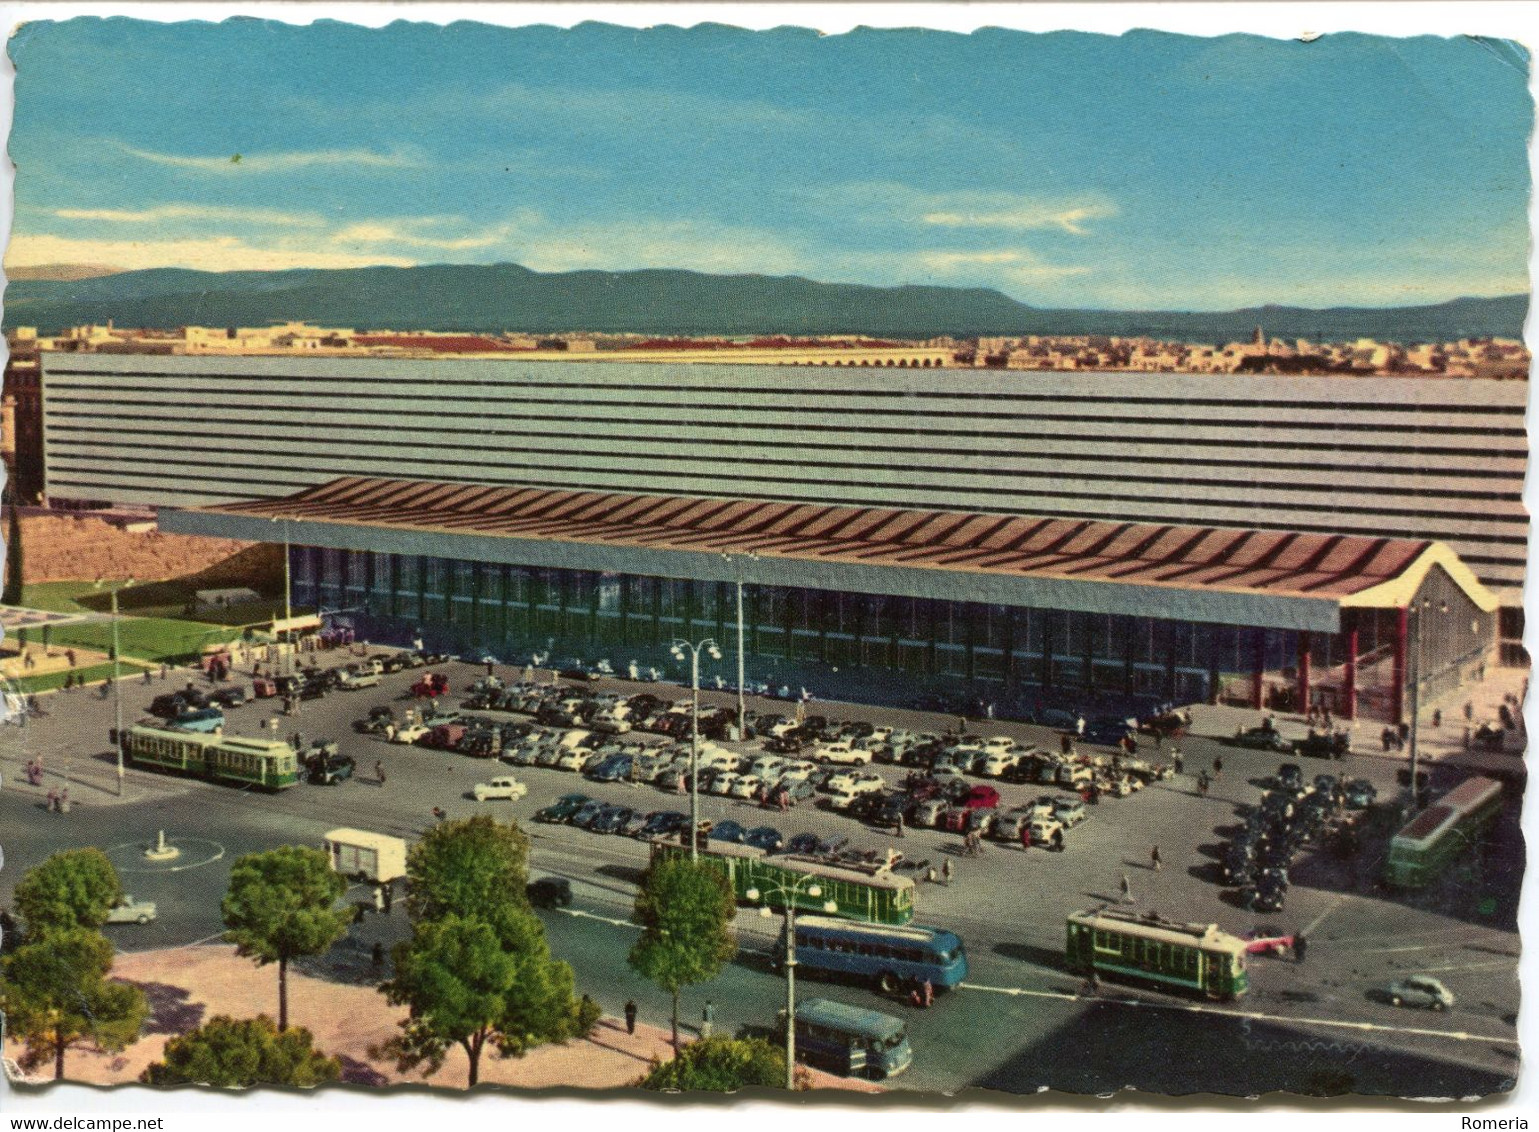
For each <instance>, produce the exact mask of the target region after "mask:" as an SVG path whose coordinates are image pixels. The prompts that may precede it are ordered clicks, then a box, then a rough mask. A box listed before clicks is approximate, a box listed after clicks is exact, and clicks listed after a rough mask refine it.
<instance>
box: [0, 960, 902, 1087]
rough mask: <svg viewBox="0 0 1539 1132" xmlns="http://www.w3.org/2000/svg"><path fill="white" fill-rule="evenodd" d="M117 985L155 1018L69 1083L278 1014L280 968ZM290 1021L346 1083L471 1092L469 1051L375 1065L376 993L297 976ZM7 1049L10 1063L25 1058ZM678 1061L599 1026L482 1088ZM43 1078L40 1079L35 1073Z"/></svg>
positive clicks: (494, 1067) (158, 976) (154, 977)
mask: <svg viewBox="0 0 1539 1132" xmlns="http://www.w3.org/2000/svg"><path fill="white" fill-rule="evenodd" d="M112 976H113V978H114V979H117V980H119V981H122V982H129V983H133V984H135V985H136V986H138V987H139V988H140V989H141V990H143V991H144V993H145V995H146V996H147V997H148V998H149V1000H150V1017H149V1019H148V1020H147V1021H146V1023H145V1027H144V1031H143V1036H142V1037H141V1038H140V1039H139V1040H138V1041H137V1042H135V1043H134V1044H133V1045H131V1046H129V1047H128V1049H126V1050H124V1051H123V1052H122V1053H121V1054H117V1055H113V1054H104V1053H95V1052H92V1051H90V1050H88V1049H72V1050H71V1051H70V1052H69V1055H68V1057H67V1058H66V1060H65V1075H66V1077H67V1078H68V1079H69V1080H71V1081H77V1082H83V1083H87V1084H93V1085H121V1084H130V1083H133V1082H135V1081H137V1080H138V1078H139V1074H141V1073H142V1072H144V1069H145V1067H146V1066H148V1065H149V1064H150V1063H151V1062H154V1061H158V1060H160V1058H161V1056H162V1054H163V1052H164V1050H165V1046H166V1042H167V1041H168V1040H169V1039H170V1038H171V1037H173V1036H174V1035H176V1034H180V1033H185V1032H186V1031H188V1030H191V1029H194V1028H196V1027H197V1026H199V1025H201V1024H202V1023H204V1022H205V1021H207V1020H208V1019H210V1018H212V1017H214V1016H215V1015H217V1014H227V1015H230V1016H232V1017H235V1018H251V1017H254V1016H256V1015H257V1014H266V1015H268V1016H269V1017H272V1018H276V1017H277V1014H278V973H277V968H276V967H272V966H268V967H258V966H257V965H256V964H255V963H253V962H252V961H251V960H249V959H241V958H239V957H238V956H237V955H236V954H235V949H234V948H233V947H229V946H225V945H221V944H211V945H200V946H194V947H186V948H173V949H169V950H165V951H145V952H138V953H135V954H124V955H119V956H118V957H117V962H116V963H115V964H114V965H113V969H112ZM288 978H289V1021H290V1024H291V1025H294V1026H303V1027H305V1028H306V1029H308V1030H309V1031H310V1032H311V1034H313V1035H314V1037H315V1047H316V1048H317V1049H319V1050H321V1051H322V1052H324V1053H326V1054H329V1055H331V1056H334V1057H339V1058H341V1061H342V1082H343V1083H344V1084H350V1085H428V1086H431V1087H433V1088H437V1089H460V1090H463V1089H464V1088H465V1085H466V1081H467V1080H468V1066H467V1063H466V1060H465V1055H464V1052H463V1051H462V1050H461V1049H459V1047H457V1046H456V1047H455V1048H454V1049H452V1050H451V1051H450V1052H449V1055H448V1057H447V1059H446V1061H445V1063H444V1067H443V1068H442V1069H440V1070H439V1071H438V1072H437V1073H436V1074H434V1075H433V1076H431V1077H426V1076H424V1075H423V1074H422V1073H421V1072H420V1071H416V1072H401V1071H399V1070H397V1069H396V1067H395V1065H394V1063H393V1062H391V1061H388V1060H385V1061H376V1060H374V1059H372V1058H370V1057H369V1052H368V1050H369V1047H370V1046H371V1045H376V1044H378V1043H380V1042H383V1041H385V1040H386V1039H388V1038H392V1037H394V1036H395V1035H397V1034H399V1033H400V1028H399V1026H398V1022H399V1021H400V1020H401V1019H403V1018H405V1017H406V1011H405V1010H404V1009H402V1008H400V1007H394V1006H391V1005H390V1004H389V1003H387V1002H386V1001H385V998H384V996H383V995H381V994H380V993H379V991H378V990H377V989H376V988H375V987H373V986H370V985H351V984H342V983H332V982H326V981H324V980H322V979H317V978H314V977H313V976H310V975H306V974H303V973H301V972H300V971H297V970H295V969H293V968H292V967H291V968H290V970H289V977H288ZM21 1051H22V1050H21V1046H20V1045H19V1044H18V1043H14V1042H12V1043H8V1044H7V1045H6V1047H5V1049H4V1051H3V1052H4V1055H5V1056H6V1057H16V1056H17V1055H19V1054H20V1053H21ZM671 1054H672V1047H671V1046H670V1044H669V1032H668V1030H667V1029H665V1028H663V1027H660V1026H648V1025H645V1024H642V1025H638V1026H637V1027H636V1033H635V1034H634V1035H631V1034H627V1033H626V1032H625V1023H624V1022H623V1021H621V1020H619V1019H616V1018H604V1019H601V1020H600V1022H599V1024H598V1025H597V1026H596V1027H595V1028H594V1031H593V1033H592V1034H591V1035H590V1036H589V1037H587V1038H585V1039H582V1040H579V1041H572V1042H567V1043H566V1044H564V1045H558V1046H541V1047H540V1048H539V1049H536V1050H533V1051H531V1052H530V1053H528V1054H527V1055H525V1056H524V1057H522V1058H507V1059H504V1058H499V1057H498V1056H497V1055H496V1052H495V1051H494V1050H488V1051H487V1052H486V1053H485V1054H484V1055H483V1056H482V1058H481V1075H480V1076H481V1083H482V1084H487V1085H502V1086H512V1087H515V1088H520V1089H552V1088H568V1089H571V1088H577V1089H620V1088H625V1087H627V1086H630V1085H633V1084H634V1083H635V1082H636V1081H637V1080H638V1079H639V1078H640V1077H642V1076H643V1075H644V1074H645V1073H646V1072H647V1070H648V1069H649V1068H650V1067H651V1064H652V1061H653V1059H654V1058H658V1059H665V1060H666V1059H667V1058H668V1057H670V1056H671ZM37 1072H42V1071H34V1073H37ZM813 1078H814V1087H815V1088H820V1089H824V1088H835V1089H852V1090H856V1091H861V1092H881V1091H882V1090H881V1087H880V1086H878V1085H876V1084H873V1083H871V1082H867V1081H847V1080H845V1079H843V1078H838V1077H831V1076H829V1075H828V1074H825V1073H816V1072H815V1073H813Z"/></svg>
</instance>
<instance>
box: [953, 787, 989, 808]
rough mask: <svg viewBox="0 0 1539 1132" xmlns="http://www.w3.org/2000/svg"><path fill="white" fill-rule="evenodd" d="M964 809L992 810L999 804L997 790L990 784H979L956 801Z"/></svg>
mask: <svg viewBox="0 0 1539 1132" xmlns="http://www.w3.org/2000/svg"><path fill="white" fill-rule="evenodd" d="M957 805H958V806H960V807H961V808H962V809H964V810H992V809H994V808H995V807H996V806H998V805H999V791H998V790H995V789H994V788H993V787H992V786H985V785H982V784H979V785H977V786H974V787H973V788H972V789H971V790H969V791H968V792H967V797H965V798H963V799H962V800H961V801H960V802H958V803H957Z"/></svg>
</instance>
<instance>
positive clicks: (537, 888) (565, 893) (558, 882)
mask: <svg viewBox="0 0 1539 1132" xmlns="http://www.w3.org/2000/svg"><path fill="white" fill-rule="evenodd" d="M524 894H525V895H526V896H527V897H528V898H529V903H531V904H533V905H534V906H535V907H536V908H565V907H566V906H567V905H569V904H571V903H572V882H571V881H569V880H567V879H566V877H541V878H540V879H539V880H535V881H530V882H529V883H528V884H527V885H525V886H524Z"/></svg>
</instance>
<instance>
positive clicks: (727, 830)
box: [709, 820, 748, 845]
mask: <svg viewBox="0 0 1539 1132" xmlns="http://www.w3.org/2000/svg"><path fill="white" fill-rule="evenodd" d="M747 835H748V831H747V830H745V829H744V828H743V827H742V825H741V824H740V823H738V822H735V821H730V820H729V821H719V822H716V823H715V824H714V825H712V826H711V832H710V834H709V840H711V841H727V842H731V843H732V844H735V845H741V844H742V842H743V838H745V837H746V836H747Z"/></svg>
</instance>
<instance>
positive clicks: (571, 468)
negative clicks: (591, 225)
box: [50, 443, 1523, 518]
mask: <svg viewBox="0 0 1539 1132" xmlns="http://www.w3.org/2000/svg"><path fill="white" fill-rule="evenodd" d="M146 447H148V446H146ZM233 451H240V450H238V449H230V448H221V449H220V453H219V454H220V455H221V456H224V455H228V454H230V453H231V452H233ZM250 454H252V455H264V454H263V453H259V452H254V451H253V452H251V453H250ZM512 454H513V453H508V452H504V453H502V455H504V456H506V455H512ZM520 454H522V455H525V456H531V457H532V456H537V455H552V456H555V455H560V456H567V455H570V453H569V452H554V451H553V452H550V453H542V452H540V451H539V450H529V449H525V450H522V452H521V453H520ZM185 455H186V450H185V449H170V450H166V455H165V456H162V457H159V458H156V457H148V456H111V457H105V456H101V455H98V454H97V453H96V451H94V449H93V448H91V447H88V448H85V449H84V450H83V451H71V450H70V449H69V448H67V447H61V446H60V445H59V444H57V443H56V444H54V445H52V446H51V459H50V464H54V465H57V466H59V467H65V466H71V467H75V468H76V469H77V470H78V468H79V465H78V461H81V460H83V459H89V460H92V461H93V462H95V463H98V464H108V465H110V466H112V467H117V466H119V465H123V464H151V465H156V466H159V465H161V464H164V463H166V462H168V461H169V462H171V463H179V464H189V463H193V461H192V460H190V459H186V458H184V457H185ZM265 455H268V456H272V455H275V454H274V453H265ZM285 455H286V454H285ZM614 458H615V459H618V458H619V457H618V456H615V457H614ZM71 459H73V460H75V461H77V463H76V464H74V465H67V464H65V463H62V462H61V461H68V460H71ZM391 459H392V460H393V461H394V462H395V463H396V464H402V463H427V462H430V463H432V464H433V465H434V467H459V468H468V469H476V470H479V471H483V472H484V473H486V474H494V473H497V472H510V471H517V472H522V471H525V470H528V469H530V468H536V469H548V470H551V471H562V472H573V473H582V472H589V473H593V474H599V475H603V474H614V473H613V472H612V471H611V470H610V469H606V468H598V467H585V466H583V465H578V464H551V463H549V462H544V463H509V462H506V461H503V462H499V463H492V462H489V461H480V460H452V459H447V458H446V457H444V456H443V455H441V454H439V455H435V456H433V457H431V458H428V457H423V458H420V459H417V460H412V459H409V458H407V457H405V456H403V455H402V454H400V453H396V454H395V455H394V456H392V457H391ZM633 459H635V460H636V461H637V462H638V463H642V462H652V463H658V462H660V461H659V458H651V459H650V461H649V459H648V458H646V457H640V456H636V457H633ZM732 465H733V467H740V466H746V467H769V468H806V469H809V470H812V469H816V470H819V471H860V470H869V471H885V472H899V473H901V472H909V471H911V470H912V467H913V466H912V465H911V464H873V463H862V464H834V463H820V464H808V463H806V462H804V461H800V460H767V459H756V458H752V457H742V456H739V457H735V458H734V459H733V461H732ZM227 466H228V462H227V461H220V462H219V463H218V464H211V465H210V467H217V468H224V467H227ZM264 468H265V470H267V471H282V472H313V473H314V474H316V475H327V476H330V477H331V478H338V477H340V476H345V475H350V474H354V473H352V472H349V471H347V470H346V469H337V470H328V469H326V468H318V467H314V466H307V465H295V464H284V465H276V464H271V463H269V464H266V465H264ZM929 470H930V471H932V472H951V473H953V474H955V475H959V476H983V477H991V478H996V479H1009V480H1013V481H1017V482H1019V483H1020V484H1021V485H1022V486H1021V488H1020V489H1019V490H1018V491H1016V492H1013V493H1012V494H1020V495H1039V496H1043V497H1045V498H1049V499H1076V498H1078V499H1100V500H1124V501H1128V502H1138V501H1144V502H1147V501H1150V500H1151V499H1157V498H1159V496H1158V494H1154V495H1148V496H1142V495H1114V494H1110V493H1107V492H1088V491H1064V490H1059V489H1056V488H1039V487H1035V486H1031V485H1032V484H1033V483H1034V481H1036V480H1038V479H1042V480H1047V481H1049V482H1053V483H1061V482H1064V481H1066V480H1072V481H1085V482H1091V483H1098V482H1099V483H1149V484H1164V485H1169V486H1171V487H1211V488H1220V489H1222V488H1248V489H1253V490H1256V491H1259V492H1286V491H1294V492H1319V491H1325V490H1328V489H1331V488H1334V487H1335V486H1336V485H1322V484H1314V483H1278V484H1267V485H1256V484H1253V483H1249V482H1247V481H1244V480H1214V479H1196V478H1190V477H1188V478H1183V479H1171V478H1165V477H1145V476H1116V475H1109V474H1096V473H1090V474H1082V473H1075V474H1073V475H1055V474H1052V473H1051V472H1046V471H1044V472H1041V473H1031V472H1022V471H1018V470H1014V469H1008V468H931V469H929ZM620 474H622V475H625V474H645V473H644V472H640V470H639V469H638V472H633V473H624V472H622V473H620ZM652 474H656V475H669V474H690V475H694V476H696V477H697V478H715V477H719V476H722V475H723V474H722V473H711V474H709V475H707V474H705V473H694V472H686V471H684V470H681V469H674V468H669V467H668V466H666V464H665V463H664V464H663V466H661V467H657V468H655V469H654V470H653V472H652ZM725 478H727V479H730V480H738V479H746V480H751V481H757V480H766V481H769V482H775V483H807V482H809V477H807V476H805V475H802V476H733V475H730V474H727V475H725ZM818 482H823V481H818ZM851 482H852V483H860V482H862V481H861V480H858V479H854V478H853V477H852V478H851ZM903 486H905V487H911V488H913V489H914V490H927V491H946V490H950V491H969V492H971V491H983V492H995V491H997V490H998V489H995V488H988V487H973V486H963V485H957V486H955V487H946V486H943V485H940V484H924V483H908V484H905V485H903ZM1338 490H1340V489H1338ZM1349 490H1354V491H1355V492H1357V493H1359V494H1362V495H1367V496H1370V497H1378V496H1394V497H1408V498H1413V499H1421V498H1428V497H1430V498H1435V499H1451V500H1467V501H1469V502H1472V503H1474V502H1481V503H1519V504H1520V503H1522V501H1523V496H1522V493H1521V492H1516V491H1514V492H1495V491H1487V492H1482V491H1456V490H1448V489H1441V488H1416V487H1390V486H1382V487H1372V488H1356V489H1349ZM1193 502H1195V503H1199V504H1202V503H1214V502H1218V501H1215V500H1198V501H1193ZM1256 502H1257V503H1258V504H1259V503H1262V502H1266V501H1264V500H1257V501H1256ZM1284 503H1286V501H1284ZM1294 506H1300V507H1305V508H1306V509H1309V508H1308V506H1307V505H1306V504H1303V503H1299V504H1294ZM951 509H952V510H955V509H956V508H954V507H953V508H951ZM1331 510H1334V511H1350V512H1356V513H1359V514H1364V513H1373V514H1377V513H1383V514H1391V515H1400V514H1405V515H1428V516H1443V517H1447V518H1456V517H1457V518H1463V517H1465V516H1464V514H1463V513H1462V512H1444V511H1436V510H1426V511H1422V510H1408V509H1405V508H1392V507H1382V508H1377V507H1354V506H1350V505H1333V506H1332V508H1331Z"/></svg>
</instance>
